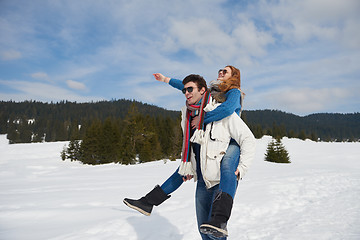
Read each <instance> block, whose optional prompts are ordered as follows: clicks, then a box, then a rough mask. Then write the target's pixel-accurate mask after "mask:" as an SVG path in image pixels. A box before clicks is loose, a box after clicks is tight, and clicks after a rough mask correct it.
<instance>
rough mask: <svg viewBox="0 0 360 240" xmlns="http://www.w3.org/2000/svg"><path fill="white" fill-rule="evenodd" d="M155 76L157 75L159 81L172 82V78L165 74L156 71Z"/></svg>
mask: <svg viewBox="0 0 360 240" xmlns="http://www.w3.org/2000/svg"><path fill="white" fill-rule="evenodd" d="M153 76H154V77H155V79H156V80H157V81H159V82H164V83H169V82H170V78H169V77H165V76H164V75H162V74H161V73H154V74H153Z"/></svg>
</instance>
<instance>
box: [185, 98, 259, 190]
mask: <svg viewBox="0 0 360 240" xmlns="http://www.w3.org/2000/svg"><path fill="white" fill-rule="evenodd" d="M219 105H220V104H219V103H216V101H215V100H213V99H211V101H210V103H209V104H207V106H206V107H205V109H204V111H206V112H208V111H211V110H213V109H215V108H216V107H217V106H219ZM185 122H186V106H185V107H184V108H183V109H182V121H181V126H182V129H183V131H184V130H185ZM231 138H233V139H234V140H235V141H236V142H237V143H238V144H239V146H240V161H239V166H238V169H239V171H240V178H243V177H244V175H245V173H246V172H247V170H248V168H249V166H250V164H251V162H252V161H253V158H254V155H255V138H254V135H253V134H252V132H251V131H250V129H249V128H248V126H247V125H246V124H245V123H244V122H243V121H242V119H241V118H240V117H239V115H237V114H236V113H235V112H234V113H233V114H232V115H230V116H228V117H226V118H224V119H222V120H220V121H216V122H212V123H209V124H207V126H206V129H205V131H204V130H196V131H195V132H194V134H193V136H192V137H191V139H190V141H191V142H194V143H198V144H200V145H201V148H200V167H201V173H202V175H203V179H204V181H205V184H206V187H207V188H211V187H213V186H215V185H216V184H218V183H219V182H220V163H221V160H222V158H223V156H224V155H225V153H226V150H227V148H228V146H229V143H230V139H231ZM189 167H191V168H192V172H193V175H194V179H195V180H196V179H197V177H196V160H195V155H194V153H193V152H192V154H191V166H189Z"/></svg>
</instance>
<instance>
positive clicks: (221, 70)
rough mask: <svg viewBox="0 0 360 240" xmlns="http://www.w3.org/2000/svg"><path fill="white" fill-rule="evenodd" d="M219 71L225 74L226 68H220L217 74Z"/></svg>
mask: <svg viewBox="0 0 360 240" xmlns="http://www.w3.org/2000/svg"><path fill="white" fill-rule="evenodd" d="M221 72H222V73H223V74H224V75H225V74H226V73H227V70H226V69H220V70H219V72H218V74H220V73H221Z"/></svg>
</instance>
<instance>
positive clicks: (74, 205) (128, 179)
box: [0, 135, 360, 240]
mask: <svg viewBox="0 0 360 240" xmlns="http://www.w3.org/2000/svg"><path fill="white" fill-rule="evenodd" d="M270 139H271V138H269V137H264V138H262V139H260V140H257V144H258V145H257V154H256V158H255V161H254V164H253V166H252V167H251V168H250V171H249V173H248V175H247V176H245V178H244V180H242V181H241V182H240V185H239V188H238V191H237V195H236V198H235V203H234V208H233V213H232V216H231V219H230V222H229V226H228V229H229V233H230V237H229V238H228V239H230V240H231V239H233V240H235V239H271V240H272V239H284V240H285V239H286V240H292V239H301V240H304V239H306V240H307V239H316V240H320V239H351V240H355V239H360V227H359V226H360V143H323V142H321V143H316V142H312V141H308V140H307V141H301V140H298V139H287V138H285V139H283V144H284V145H285V147H286V148H287V150H288V152H289V153H290V156H291V161H292V163H291V164H287V165H281V164H273V163H269V162H265V161H264V153H265V150H266V146H267V143H268V142H269V141H270ZM64 144H65V143H64V142H57V143H35V144H16V145H9V144H8V143H7V140H6V137H5V136H4V135H0V239H3V240H13V239H27V240H28V239H30V240H31V239H34V240H39V239H53V240H55V239H56V240H60V239H76V240H78V239H83V240H89V239H96V240H98V239H100V240H101V239H126V240H131V239H134V240H135V239H138V240H142V239H147V240H155V239H156V240H158V239H166V240H167V239H176V240H177V239H200V236H199V234H198V232H197V228H196V218H195V209H194V189H195V184H194V183H193V182H187V183H185V184H183V185H182V187H181V188H180V189H179V190H178V191H177V192H175V193H174V194H173V195H172V197H171V198H170V199H169V200H167V201H166V202H164V203H163V204H162V205H161V206H159V207H156V208H155V209H154V210H153V214H152V215H151V216H150V217H146V216H144V215H141V214H140V213H138V212H136V211H134V210H132V209H130V208H128V207H126V206H125V205H124V204H123V203H122V199H123V198H124V197H131V198H138V197H140V196H141V195H143V194H145V193H146V192H147V191H149V190H151V189H152V188H153V187H154V186H155V185H156V184H161V183H162V182H163V181H164V180H165V179H166V178H167V177H168V176H170V174H171V173H173V171H175V169H176V168H177V166H178V164H179V162H178V161H177V162H169V161H168V162H167V163H166V164H164V161H158V162H152V163H146V164H141V165H134V166H122V165H116V164H108V165H103V166H87V165H82V164H80V163H78V162H69V161H65V162H64V161H62V160H61V159H60V151H61V150H62V148H63V146H64Z"/></svg>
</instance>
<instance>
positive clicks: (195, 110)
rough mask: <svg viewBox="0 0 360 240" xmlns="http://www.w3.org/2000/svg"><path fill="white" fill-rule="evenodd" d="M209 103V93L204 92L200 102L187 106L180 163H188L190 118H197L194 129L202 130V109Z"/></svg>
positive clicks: (189, 153)
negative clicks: (197, 121)
mask: <svg viewBox="0 0 360 240" xmlns="http://www.w3.org/2000/svg"><path fill="white" fill-rule="evenodd" d="M209 102H210V92H208V91H206V92H205V93H204V95H203V97H202V98H201V100H200V102H199V103H198V104H196V105H188V104H186V106H187V111H186V122H185V129H184V138H183V147H182V159H181V160H182V162H184V163H185V162H190V157H191V144H190V137H191V136H190V135H191V121H190V119H191V117H195V116H199V118H200V121H199V124H198V126H196V129H204V115H205V112H204V108H205V107H206V105H207V104H208V103H209Z"/></svg>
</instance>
